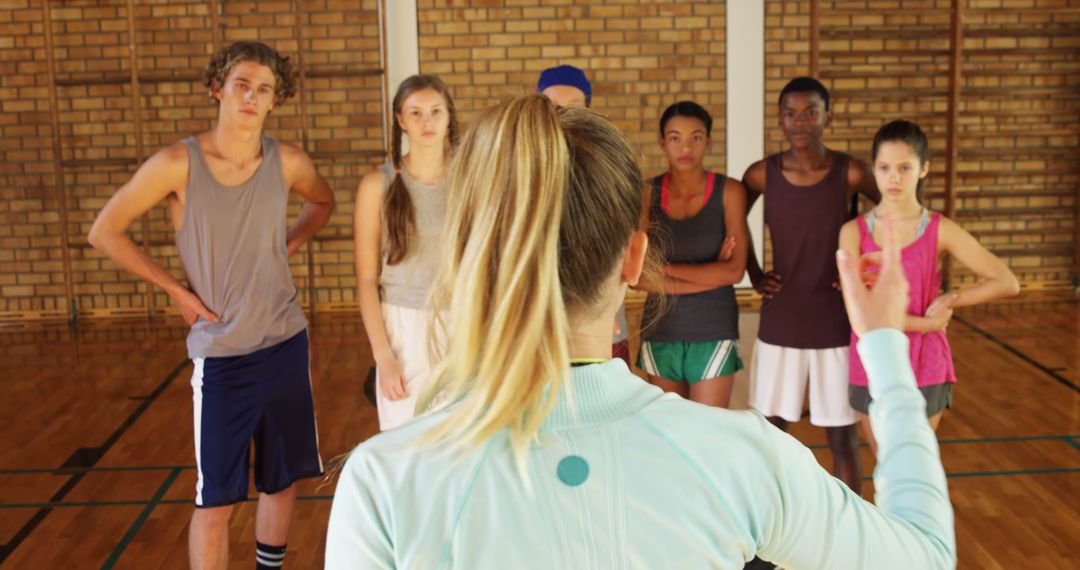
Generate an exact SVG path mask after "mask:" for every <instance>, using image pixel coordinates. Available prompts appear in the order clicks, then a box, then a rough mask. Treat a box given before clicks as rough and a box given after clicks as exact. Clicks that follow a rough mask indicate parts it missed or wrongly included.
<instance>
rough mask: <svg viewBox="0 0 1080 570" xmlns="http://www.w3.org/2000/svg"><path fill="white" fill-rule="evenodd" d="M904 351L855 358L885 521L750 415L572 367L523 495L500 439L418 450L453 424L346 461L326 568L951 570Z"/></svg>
mask: <svg viewBox="0 0 1080 570" xmlns="http://www.w3.org/2000/svg"><path fill="white" fill-rule="evenodd" d="M907 343H908V340H907V337H905V336H904V335H903V334H902V333H900V332H899V331H895V330H878V331H873V332H871V333H869V334H867V335H866V336H865V337H864V338H863V339H862V341H861V342H860V343H859V345H858V350H859V353H860V355H861V356H862V359H863V362H864V363H865V365H866V367H867V371H868V373H869V376H870V393H871V396H872V397H873V399H874V403H873V404H872V405H871V408H870V415H871V419H872V421H873V422H874V429H875V433H876V434H877V436H878V443H879V446H880V452H881V457H880V462H879V463H878V466H877V470H876V471H875V473H874V486H875V489H876V491H877V496H876V501H877V504H878V505H879V506H874V505H872V504H870V503H867V502H865V501H863V500H862V499H861V498H859V497H858V496H857V495H855V494H854V493H852V492H851V491H850V490H849V489H848V488H847V487H846V486H845V485H844V484H843V483H841V482H840V481H839V480H837V479H835V478H833V477H832V476H831V475H829V473H828V472H826V471H825V470H824V469H822V468H821V466H820V465H819V464H818V462H817V461H816V460H815V458H814V456H813V455H812V454H811V452H810V451H809V450H808V449H807V448H806V447H805V446H803V445H802V444H801V443H799V442H798V441H797V440H795V439H794V438H792V437H791V436H789V435H787V434H785V433H783V432H781V431H780V430H778V429H775V428H774V427H772V426H771V425H770V424H769V423H768V422H767V421H765V419H764V418H762V417H761V415H760V414H758V413H756V412H752V411H729V410H723V409H718V408H711V407H707V406H703V405H700V404H696V403H693V402H690V401H687V400H684V399H682V398H679V397H678V396H674V395H671V394H664V393H663V392H661V391H660V390H659V389H657V388H655V387H653V386H651V385H649V384H647V383H645V382H643V381H642V380H640V379H639V378H637V377H636V376H634V375H633V374H631V373H630V371H629V370H627V368H626V365H625V364H624V363H623V362H622V361H621V360H618V359H616V360H611V361H608V362H606V363H603V364H594V365H590V366H583V367H576V368H573V369H572V371H571V374H572V381H571V389H572V394H571V395H568V394H563V395H562V396H561V397H560V400H559V402H558V403H557V405H556V408H555V411H554V412H553V413H552V415H551V416H550V417H549V419H548V420H547V421H546V423H545V424H544V429H543V431H542V435H541V438H540V440H539V441H538V442H537V443H536V444H535V445H534V446H533V448H532V451H531V452H530V455H529V461H528V480H529V483H528V485H526V483H525V482H524V481H523V480H522V477H521V476H520V474H519V473H518V472H517V471H516V470H515V467H514V459H513V455H512V453H511V450H510V448H509V445H508V442H507V439H506V438H505V437H496V438H495V439H493V440H491V441H490V442H489V443H488V444H487V445H486V446H484V447H483V448H481V449H478V450H476V451H475V452H471V453H466V454H462V453H458V454H456V455H451V456H445V455H446V454H440V453H439V452H440V449H438V448H433V447H421V446H419V445H418V444H417V443H416V439H417V438H418V436H420V435H421V434H423V433H424V432H425V431H426V430H427V429H429V428H430V427H431V426H432V425H434V424H435V423H437V422H439V421H441V420H442V419H443V418H444V417H445V414H446V413H452V409H451V410H450V412H445V411H444V412H439V413H435V414H432V415H428V416H424V417H421V418H419V419H418V420H416V421H414V422H412V423H410V424H408V425H406V426H403V427H401V428H399V429H396V430H391V431H389V432H385V433H382V434H380V435H378V436H375V437H373V438H371V439H370V440H368V441H366V442H364V443H363V444H362V445H360V446H359V447H357V448H356V450H355V451H354V452H353V453H352V455H351V457H350V458H349V460H348V462H347V463H346V465H345V467H344V469H343V471H342V472H341V478H340V481H339V482H338V487H337V491H336V493H335V497H334V504H333V510H332V513H331V515H330V528H329V532H328V536H327V545H326V568H329V569H338V568H361V569H381V568H401V569H410V570H411V569H425V570H426V569H434V568H463V569H470V570H471V569H486V568H491V569H531V568H537V569H541V568H542V569H549V568H550V569H582V570H584V569H589V570H592V569H596V570H615V569H631V568H632V569H638V568H644V569H667V568H670V569H680V570H683V569H696V568H732V569H739V568H742V567H743V564H744V563H745V562H746V561H748V560H750V559H751V558H753V557H754V556H755V555H756V556H759V557H761V558H763V559H765V560H769V561H772V562H775V563H777V564H780V565H781V566H782V567H784V568H789V569H799V568H806V569H827V568H836V569H843V570H852V569H859V568H873V569H875V570H880V569H888V568H897V569H903V570H910V569H912V568H918V569H931V568H952V567H955V565H956V545H955V538H954V534H953V516H952V509H951V506H950V504H949V498H948V491H947V487H946V482H945V473H944V471H943V470H942V468H941V464H940V461H939V459H938V447H937V441H936V439H935V437H934V434H933V432H932V431H931V430H930V428H929V426H928V425H927V423H926V416H925V412H924V406H925V401H924V400H923V397H922V395H921V394H920V393H919V391H918V390H917V389H916V387H915V378H914V376H913V375H912V373H911V366H910V364H909V363H908V346H907ZM571 396H572V397H571ZM913 426H918V427H913ZM568 458H577V459H568Z"/></svg>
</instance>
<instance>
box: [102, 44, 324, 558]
mask: <svg viewBox="0 0 1080 570" xmlns="http://www.w3.org/2000/svg"><path fill="white" fill-rule="evenodd" d="M203 83H204V85H205V86H206V87H207V88H208V90H209V93H210V96H211V98H212V104H214V105H216V106H217V108H218V115H217V121H216V122H215V124H214V126H213V128H212V129H211V130H209V131H207V132H204V133H200V134H197V135H195V136H192V137H188V138H186V139H184V140H183V141H180V142H177V143H175V144H173V145H171V146H169V147H166V148H164V149H162V150H160V151H158V152H157V153H156V154H154V155H153V156H152V157H150V158H149V159H148V160H147V161H146V162H145V163H143V164H142V165H141V166H140V167H139V169H138V171H136V172H135V175H134V176H133V177H132V178H131V180H130V181H128V182H127V183H126V184H124V186H122V187H121V188H120V189H119V190H117V192H116V193H115V194H114V195H113V196H112V198H110V200H109V202H108V203H107V204H106V205H105V207H104V208H103V209H102V211H101V213H100V214H98V217H97V219H96V220H95V221H94V225H93V227H92V228H91V230H90V235H89V241H90V243H91V245H93V246H94V247H95V248H97V249H99V250H101V251H102V252H103V253H105V255H107V256H108V257H109V258H110V259H112V260H113V261H114V262H116V263H117V264H119V265H120V266H122V267H124V268H125V269H127V270H129V271H131V272H132V273H135V274H136V275H138V276H139V277H141V278H142V279H144V280H146V281H147V282H149V283H151V284H153V285H157V286H158V287H161V288H162V289H164V290H165V292H166V293H168V294H169V296H170V297H171V298H172V299H173V301H174V302H175V303H176V304H177V306H178V307H179V309H180V313H181V314H182V315H183V317H184V320H185V322H187V324H188V325H189V326H191V332H190V333H189V335H188V343H187V345H188V355H189V357H190V358H191V359H192V361H193V363H194V372H193V374H192V378H191V386H192V391H193V401H194V418H195V425H194V432H195V433H194V435H195V457H196V463H197V469H198V480H197V483H196V486H195V506H196V507H197V508H196V510H195V513H194V514H193V516H192V518H191V526H190V530H189V533H188V550H189V555H190V557H191V561H190V564H191V566H192V567H195V568H224V567H225V566H226V565H227V564H228V561H229V553H228V550H229V535H228V533H229V518H230V515H231V513H232V508H233V505H234V504H235V503H237V502H240V501H245V500H247V495H248V477H249V475H248V465H249V463H250V455H251V454H250V449H251V446H252V442H254V447H255V451H256V453H255V487H256V489H257V490H258V491H259V499H258V509H257V511H256V516H255V519H256V520H255V525H254V526H255V540H256V568H277V567H281V566H282V564H283V562H284V559H285V546H286V541H287V539H288V533H289V525H290V521H291V519H292V511H293V506H294V504H295V501H296V490H295V486H294V485H293V483H294V482H295V481H297V480H299V479H303V478H306V477H314V476H318V475H321V474H322V460H321V459H320V457H319V451H318V436H317V433H316V426H315V411H314V407H313V403H312V393H311V377H310V371H309V363H308V358H309V357H308V339H307V319H306V317H305V316H304V312H303V310H302V309H301V308H300V304H299V300H298V298H297V291H296V285H295V282H294V281H293V278H292V274H291V272H290V270H289V264H288V258H289V256H290V255H291V254H293V253H295V252H296V251H297V250H298V249H299V248H300V247H301V246H302V245H303V244H304V243H305V242H306V241H307V240H309V239H311V238H312V237H313V236H314V235H315V234H316V233H317V232H318V231H319V230H320V229H322V227H323V226H325V225H326V222H327V221H328V220H329V219H330V214H331V213H332V212H333V209H334V195H333V193H332V192H331V190H330V187H329V185H327V183H326V181H325V180H323V178H322V177H321V176H319V174H318V172H316V171H315V166H314V164H313V163H312V161H311V158H310V157H309V156H308V155H307V154H306V153H305V152H304V151H303V150H302V149H300V148H298V147H296V146H293V145H289V144H285V143H278V142H277V141H275V140H274V139H273V138H271V137H268V136H264V135H263V126H264V123H265V120H266V117H267V116H268V115H269V114H270V112H271V110H273V109H274V108H275V107H276V106H278V105H280V104H282V103H284V102H285V101H286V100H288V99H289V98H290V97H291V96H292V95H293V94H295V93H296V90H297V87H298V86H297V79H296V76H295V73H294V71H293V68H292V65H291V63H290V62H289V58H287V57H283V56H282V55H281V54H279V53H278V52H277V51H276V50H274V49H273V48H271V47H269V46H267V45H265V44H261V43H258V42H238V43H235V44H233V45H231V46H228V47H226V48H224V49H222V50H220V51H219V52H218V53H216V54H214V56H213V57H212V58H211V60H210V63H209V64H208V65H207V67H206V70H205V73H204V78H203ZM290 190H291V191H295V192H297V193H298V194H300V196H301V197H303V198H304V200H305V202H304V204H303V206H302V208H301V210H300V214H299V216H298V217H297V219H296V220H295V221H294V223H293V224H292V225H291V226H287V225H286V220H285V218H286V207H287V202H288V193H289V191H290ZM163 201H164V202H167V203H168V207H169V215H170V218H171V220H172V225H173V230H174V231H175V232H176V245H177V251H178V252H179V254H180V258H181V261H182V262H183V265H184V271H185V272H186V274H187V280H188V282H189V283H188V284H184V283H181V282H180V281H179V280H178V279H176V278H175V277H174V276H173V275H172V274H171V273H170V272H169V271H167V270H166V269H165V268H164V267H162V266H161V265H160V264H159V263H158V262H157V261H155V260H154V259H152V258H151V257H150V256H149V255H148V254H147V253H146V252H145V251H143V250H142V249H140V248H139V246H138V245H136V244H135V242H134V241H132V240H131V238H130V237H129V236H128V235H127V229H128V228H129V227H130V226H131V224H132V223H133V222H134V221H135V220H136V219H138V218H139V217H140V216H141V215H142V214H143V213H145V212H147V211H148V210H150V209H151V208H153V207H154V206H155V205H157V204H159V203H161V202H163Z"/></svg>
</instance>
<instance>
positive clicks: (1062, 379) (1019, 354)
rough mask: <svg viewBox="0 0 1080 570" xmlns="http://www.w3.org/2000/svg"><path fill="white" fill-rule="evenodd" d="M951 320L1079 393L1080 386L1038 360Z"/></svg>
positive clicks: (964, 322)
mask: <svg viewBox="0 0 1080 570" xmlns="http://www.w3.org/2000/svg"><path fill="white" fill-rule="evenodd" d="M953 320H954V321H960V322H961V323H963V324H965V325H967V326H968V327H969V328H971V330H973V331H975V332H977V333H979V334H980V335H982V336H983V337H984V338H986V339H987V340H989V341H990V342H992V343H994V344H996V345H998V346H1000V347H1001V348H1004V349H1005V350H1006V351H1008V352H1010V353H1012V354H1013V355H1015V356H1017V357H1019V358H1020V359H1021V360H1023V361H1024V362H1027V363H1028V364H1030V365H1032V366H1034V367H1035V368H1038V369H1039V370H1042V371H1043V372H1044V373H1045V374H1046V375H1047V376H1049V377H1051V378H1053V379H1054V380H1057V381H1058V382H1060V383H1061V385H1063V386H1065V387H1067V388H1071V389H1072V391H1073V392H1077V393H1080V386H1077V385H1076V384H1073V383H1072V382H1071V381H1069V379H1068V378H1065V377H1064V376H1062V375H1061V374H1058V373H1057V372H1056V371H1055V370H1054V369H1053V368H1049V367H1047V366H1044V365H1043V364H1042V363H1040V362H1039V361H1038V360H1035V359H1034V358H1032V357H1030V356H1028V355H1026V354H1024V353H1023V352H1020V351H1019V350H1018V349H1016V348H1014V347H1013V346H1012V345H1010V344H1009V343H1007V342H1005V341H1003V340H1001V339H999V338H998V337H996V336H994V335H993V334H990V333H989V332H987V331H986V330H983V329H982V328H980V327H977V326H975V325H973V324H971V323H969V322H967V321H965V320H964V319H963V318H961V317H958V316H956V315H953Z"/></svg>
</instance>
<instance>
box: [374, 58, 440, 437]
mask: <svg viewBox="0 0 1080 570" xmlns="http://www.w3.org/2000/svg"><path fill="white" fill-rule="evenodd" d="M393 109H394V124H393V130H392V140H391V148H390V154H391V157H390V162H387V163H386V164H383V165H382V166H380V167H379V168H377V169H376V170H375V171H374V172H372V173H370V174H368V175H367V176H365V177H364V179H363V180H362V181H361V182H360V187H359V189H358V190H357V193H356V211H355V213H354V218H353V224H354V236H355V248H356V255H355V258H356V275H357V289H358V298H359V299H360V313H361V316H362V317H363V321H364V330H365V331H366V332H367V336H368V340H369V341H370V342H371V352H372V354H373V356H374V357H375V378H376V390H375V393H376V402H377V407H378V412H379V429H381V430H387V429H391V428H394V427H397V426H399V425H401V424H403V423H405V422H407V421H409V420H410V419H412V417H413V411H414V409H415V407H416V400H417V396H418V395H419V393H420V392H421V391H422V390H423V387H424V386H425V385H426V383H427V379H428V375H429V373H430V370H431V364H430V357H429V352H428V349H429V346H428V345H429V342H430V340H431V339H430V338H429V336H428V334H429V331H430V328H431V326H430V325H431V323H432V321H433V319H432V317H433V313H432V311H431V309H430V307H429V306H428V304H427V300H428V295H429V287H430V285H431V283H432V280H433V279H434V277H435V271H436V268H437V265H438V261H439V256H440V251H441V249H440V244H439V243H438V240H439V235H438V234H439V231H440V230H441V229H442V223H443V218H444V216H445V213H446V192H445V185H444V184H443V179H444V177H445V169H446V165H447V163H448V162H449V160H448V159H449V155H450V152H451V149H452V148H453V146H454V145H455V144H456V143H457V136H458V135H457V118H456V116H455V112H454V102H453V100H452V99H451V98H450V93H449V91H448V90H447V89H446V85H444V84H443V82H442V81H441V80H440V79H439V78H438V77H435V76H433V75H414V76H412V77H409V78H408V79H406V80H405V81H403V82H402V83H401V86H400V87H398V90H397V94H396V95H394V102H393ZM402 135H405V136H407V137H408V139H409V153H408V154H406V155H405V156H402V155H401V143H402Z"/></svg>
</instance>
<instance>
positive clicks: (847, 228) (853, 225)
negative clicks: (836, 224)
mask: <svg viewBox="0 0 1080 570" xmlns="http://www.w3.org/2000/svg"><path fill="white" fill-rule="evenodd" d="M858 229H859V218H852V219H850V220H848V221H847V222H844V225H842V226H840V235H844V234H845V233H851V232H854V231H857V230H858Z"/></svg>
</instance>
